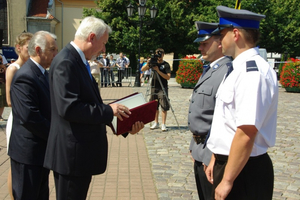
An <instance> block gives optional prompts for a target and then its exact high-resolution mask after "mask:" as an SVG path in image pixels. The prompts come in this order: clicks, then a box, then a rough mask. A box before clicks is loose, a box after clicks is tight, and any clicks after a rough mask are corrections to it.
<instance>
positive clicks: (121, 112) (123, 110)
mask: <svg viewBox="0 0 300 200" xmlns="http://www.w3.org/2000/svg"><path fill="white" fill-rule="evenodd" d="M110 107H111V108H112V110H113V113H114V116H116V117H118V119H120V120H121V121H123V117H126V118H128V117H129V115H130V114H131V112H130V111H129V109H128V108H127V107H126V106H124V105H122V104H117V103H114V104H110Z"/></svg>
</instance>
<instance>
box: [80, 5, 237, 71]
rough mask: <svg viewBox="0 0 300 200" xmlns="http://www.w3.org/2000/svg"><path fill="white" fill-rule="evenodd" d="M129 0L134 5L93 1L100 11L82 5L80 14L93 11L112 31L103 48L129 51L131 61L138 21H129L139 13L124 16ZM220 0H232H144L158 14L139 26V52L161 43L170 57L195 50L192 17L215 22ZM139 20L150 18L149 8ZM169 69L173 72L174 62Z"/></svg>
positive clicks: (134, 56)
mask: <svg viewBox="0 0 300 200" xmlns="http://www.w3.org/2000/svg"><path fill="white" fill-rule="evenodd" d="M130 2H131V3H132V4H134V5H136V6H137V3H136V2H137V1H135V3H134V1H129V0H128V1H122V0H98V1H97V2H96V3H97V6H98V7H99V10H100V11H98V9H97V10H96V9H84V16H90V15H94V16H96V17H99V18H101V19H103V20H104V21H105V22H106V23H108V24H109V25H110V26H111V27H112V29H113V33H112V34H111V35H110V39H109V42H108V44H107V52H120V51H122V52H125V53H127V54H130V60H131V62H133V61H137V55H138V48H139V47H138V45H139V25H138V24H137V23H135V22H133V21H134V20H136V21H139V17H138V16H135V17H133V18H131V19H128V17H127V11H126V6H127V5H128V4H129V3H130ZM224 2H228V3H229V2H230V4H231V5H232V6H234V3H235V2H233V1H229V0H224V1H222V0H215V1H211V0H204V1H200V2H199V1H196V0H172V1H166V0H153V1H147V8H150V7H151V6H152V5H153V4H155V6H156V7H157V8H158V14H157V17H156V18H155V20H154V21H153V23H151V24H147V23H145V24H144V25H143V26H142V34H141V35H142V37H141V56H144V57H147V56H150V51H151V50H152V51H153V50H155V49H156V48H158V47H162V48H163V49H164V50H165V52H166V53H170V52H174V58H180V57H183V56H184V55H186V54H193V53H198V52H199V51H198V50H197V49H198V44H195V43H193V40H194V39H195V38H196V37H197V32H196V29H195V26H194V23H195V21H198V20H201V21H208V22H218V16H217V13H216V6H217V5H221V4H222V3H224ZM135 13H137V11H136V12H135ZM136 15H137V14H136ZM143 21H146V22H147V21H150V11H149V9H147V12H146V15H145V18H144V20H143ZM175 64H176V63H175ZM132 66H133V67H134V66H136V64H133V65H132ZM173 69H174V73H175V72H176V70H177V68H176V65H175V66H173Z"/></svg>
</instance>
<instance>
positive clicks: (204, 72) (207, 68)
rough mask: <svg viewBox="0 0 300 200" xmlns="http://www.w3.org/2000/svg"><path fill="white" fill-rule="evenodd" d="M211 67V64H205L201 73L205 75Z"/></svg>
mask: <svg viewBox="0 0 300 200" xmlns="http://www.w3.org/2000/svg"><path fill="white" fill-rule="evenodd" d="M209 69H210V66H209V65H203V73H202V75H201V77H203V76H204V74H206V72H207V71H208V70H209Z"/></svg>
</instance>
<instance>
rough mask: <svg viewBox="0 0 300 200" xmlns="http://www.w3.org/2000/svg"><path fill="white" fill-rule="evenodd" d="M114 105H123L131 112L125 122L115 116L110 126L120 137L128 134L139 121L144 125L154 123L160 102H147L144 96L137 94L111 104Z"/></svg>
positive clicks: (124, 119)
mask: <svg viewBox="0 0 300 200" xmlns="http://www.w3.org/2000/svg"><path fill="white" fill-rule="evenodd" d="M113 103H118V104H122V105H124V106H126V107H128V108H129V110H130V112H131V115H130V116H129V118H125V117H123V121H121V120H119V119H118V118H117V117H116V116H114V118H113V120H112V122H111V123H110V124H109V126H110V128H111V130H112V131H113V133H114V134H116V135H120V134H124V133H128V132H129V131H130V130H131V128H132V125H133V124H134V123H135V122H137V121H141V122H143V123H144V124H147V123H149V122H151V121H153V120H154V119H155V113H156V109H157V103H158V102H157V101H155V100H153V101H150V102H146V100H145V98H144V96H143V94H142V93H138V92H136V93H133V94H131V95H129V96H126V97H124V98H121V99H119V100H117V101H114V102H112V103H110V104H113Z"/></svg>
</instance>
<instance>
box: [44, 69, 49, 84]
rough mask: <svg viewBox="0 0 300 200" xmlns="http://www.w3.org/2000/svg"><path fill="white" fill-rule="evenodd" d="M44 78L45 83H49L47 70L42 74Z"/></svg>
mask: <svg viewBox="0 0 300 200" xmlns="http://www.w3.org/2000/svg"><path fill="white" fill-rule="evenodd" d="M44 76H45V78H46V80H47V82H48V83H49V73H48V71H47V70H45V72H44Z"/></svg>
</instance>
